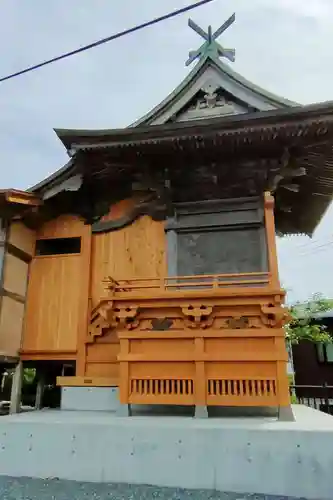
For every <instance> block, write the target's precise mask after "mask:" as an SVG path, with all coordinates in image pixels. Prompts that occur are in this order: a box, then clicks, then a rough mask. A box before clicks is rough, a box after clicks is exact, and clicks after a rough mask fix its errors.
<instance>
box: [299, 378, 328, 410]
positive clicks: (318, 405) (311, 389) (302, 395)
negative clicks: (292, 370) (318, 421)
mask: <svg viewBox="0 0 333 500" xmlns="http://www.w3.org/2000/svg"><path fill="white" fill-rule="evenodd" d="M290 396H291V402H292V404H302V405H306V406H310V407H311V408H314V409H316V410H320V411H322V412H324V413H328V414H329V415H333V386H332V385H327V384H323V385H291V386H290Z"/></svg>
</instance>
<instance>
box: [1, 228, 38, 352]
mask: <svg viewBox="0 0 333 500" xmlns="http://www.w3.org/2000/svg"><path fill="white" fill-rule="evenodd" d="M2 243H3V244H4V246H3V247H2V248H3V249H4V258H3V269H2V283H1V298H0V299H1V302H0V355H2V356H11V357H16V356H18V352H19V349H20V347H21V343H22V330H23V321H24V312H25V302H26V294H27V283H28V275H29V263H28V262H27V261H28V260H29V258H32V255H33V252H34V246H35V232H34V231H33V230H31V229H28V228H27V227H26V226H25V225H24V224H23V223H22V222H20V221H13V222H12V223H11V224H10V227H9V228H8V230H7V236H6V240H5V241H4V242H2ZM23 259H24V260H23Z"/></svg>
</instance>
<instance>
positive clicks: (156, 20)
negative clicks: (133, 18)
mask: <svg viewBox="0 0 333 500" xmlns="http://www.w3.org/2000/svg"><path fill="white" fill-rule="evenodd" d="M213 1H214V0H201V1H200V2H196V3H194V4H192V5H188V6H187V7H183V8H182V9H178V10H175V11H174V12H169V13H168V14H164V16H160V17H156V18H154V19H152V20H151V21H147V22H145V23H142V24H138V25H137V26H134V27H133V28H129V29H127V30H124V31H120V32H118V33H116V34H115V35H111V36H108V37H107V38H102V39H101V40H97V42H93V43H90V44H89V45H85V46H84V47H80V48H79V49H75V50H71V51H70V52H66V53H64V54H61V55H60V56H57V57H53V58H52V59H48V60H46V61H43V62H41V63H38V64H34V65H33V66H29V67H28V68H25V69H22V70H21V71H17V72H16V73H12V74H11V75H7V76H4V77H2V78H0V83H1V82H4V81H6V80H10V79H11V78H15V77H16V76H20V75H24V74H25V73H29V72H30V71H34V70H35V69H39V68H42V67H43V66H47V65H48V64H52V63H54V62H57V61H61V60H62V59H66V58H67V57H71V56H75V55H76V54H80V53H81V52H85V51H86V50H90V49H93V48H94V47H98V46H99V45H103V44H104V43H107V42H111V40H116V39H117V38H121V37H122V36H125V35H129V34H131V33H134V32H135V31H139V30H142V29H144V28H148V27H150V26H153V25H154V24H158V23H160V22H162V21H166V20H167V19H171V18H173V17H176V16H179V15H180V14H184V13H185V12H188V11H190V10H193V9H196V8H197V7H201V6H202V5H205V4H207V3H210V2H213Z"/></svg>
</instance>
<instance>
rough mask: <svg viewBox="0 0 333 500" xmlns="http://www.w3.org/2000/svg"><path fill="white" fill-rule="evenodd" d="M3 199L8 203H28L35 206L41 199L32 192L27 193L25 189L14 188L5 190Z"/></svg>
mask: <svg viewBox="0 0 333 500" xmlns="http://www.w3.org/2000/svg"><path fill="white" fill-rule="evenodd" d="M5 200H6V201H7V202H8V203H16V204H19V205H29V206H33V207H37V206H39V205H41V204H42V201H41V199H40V198H39V197H38V196H36V195H34V194H32V193H27V192H26V191H19V190H16V189H8V190H7V191H6V192H5Z"/></svg>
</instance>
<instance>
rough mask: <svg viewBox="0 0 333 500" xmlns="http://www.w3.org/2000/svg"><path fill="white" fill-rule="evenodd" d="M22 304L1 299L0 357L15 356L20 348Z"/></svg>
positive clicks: (6, 298)
mask: <svg viewBox="0 0 333 500" xmlns="http://www.w3.org/2000/svg"><path fill="white" fill-rule="evenodd" d="M23 318H24V304H22V303H21V302H17V301H16V300H14V299H12V298H11V297H2V301H1V317H0V355H5V356H17V354H18V351H19V349H20V347H21V339H22V325H23Z"/></svg>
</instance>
